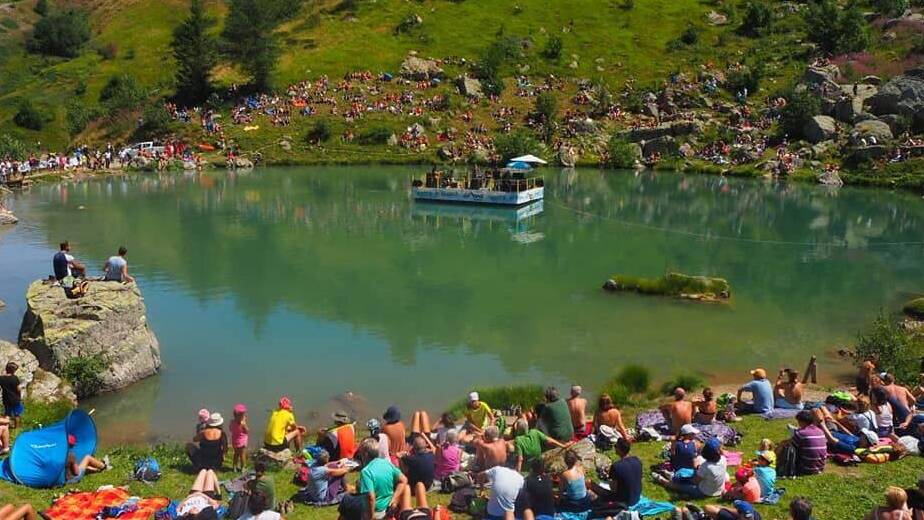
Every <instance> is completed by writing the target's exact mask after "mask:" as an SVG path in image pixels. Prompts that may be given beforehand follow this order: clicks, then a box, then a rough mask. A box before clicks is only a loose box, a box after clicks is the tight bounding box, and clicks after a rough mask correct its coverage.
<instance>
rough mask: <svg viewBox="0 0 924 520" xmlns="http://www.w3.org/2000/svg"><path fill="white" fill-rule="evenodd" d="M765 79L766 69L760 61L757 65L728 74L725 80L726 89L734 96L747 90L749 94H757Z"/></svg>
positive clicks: (747, 66)
mask: <svg viewBox="0 0 924 520" xmlns="http://www.w3.org/2000/svg"><path fill="white" fill-rule="evenodd" d="M763 77H764V67H763V64H762V62H760V61H758V62H757V64H755V65H746V66H744V67H741V68H739V69H737V70H734V71H732V72H730V73H729V74H728V78H727V79H726V80H725V88H726V89H728V91H729V92H731V93H733V94H737V93H738V92H741V91H743V90H744V89H747V90H748V92H749V93H754V92H757V89H759V88H760V80H761V79H763Z"/></svg>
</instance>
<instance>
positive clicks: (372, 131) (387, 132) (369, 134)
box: [356, 126, 394, 144]
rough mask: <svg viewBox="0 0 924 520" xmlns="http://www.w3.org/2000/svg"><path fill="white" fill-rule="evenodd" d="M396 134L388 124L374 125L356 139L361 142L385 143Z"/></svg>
mask: <svg viewBox="0 0 924 520" xmlns="http://www.w3.org/2000/svg"><path fill="white" fill-rule="evenodd" d="M392 135H394V132H393V131H392V130H391V128H388V127H387V126H373V127H372V128H368V129H366V130H365V131H363V132H362V133H361V134H359V137H358V138H357V139H356V140H357V142H359V144H385V143H387V142H388V140H389V139H390V138H391V136H392Z"/></svg>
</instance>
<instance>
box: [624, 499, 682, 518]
mask: <svg viewBox="0 0 924 520" xmlns="http://www.w3.org/2000/svg"><path fill="white" fill-rule="evenodd" d="M629 510H630V511H635V512H636V513H638V514H640V515H642V516H643V517H649V516H654V515H660V514H662V513H667V512H670V511H673V510H674V504H671V503H670V502H656V501H654V500H652V499H650V498H648V497H645V496H643V497H641V498H639V499H638V504H635V505H634V506H632V507H630V508H629Z"/></svg>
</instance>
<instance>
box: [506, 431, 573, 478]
mask: <svg viewBox="0 0 924 520" xmlns="http://www.w3.org/2000/svg"><path fill="white" fill-rule="evenodd" d="M513 431H514V435H515V437H514V438H513V440H512V441H510V448H511V449H510V451H513V452H514V453H515V454H516V457H517V464H516V470H517V471H523V468H529V467H530V466H531V465H532V462H533V460H535V459H538V458H540V457H541V456H542V452H543V451H544V450H545V448H546V447H557V448H565V447H567V446H568V445H567V444H563V443H561V442H558V441H557V440H555V439H553V438H551V437H549V436H548V435H546V434H544V433H542V432H541V431H539V430H538V429H536V428H533V429H530V428H529V422H527V421H526V419H517V421H516V422H515V423H514V425H513Z"/></svg>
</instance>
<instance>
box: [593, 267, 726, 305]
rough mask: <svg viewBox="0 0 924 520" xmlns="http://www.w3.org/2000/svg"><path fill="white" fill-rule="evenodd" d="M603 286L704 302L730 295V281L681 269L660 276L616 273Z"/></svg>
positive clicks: (614, 290)
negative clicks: (679, 271) (646, 276)
mask: <svg viewBox="0 0 924 520" xmlns="http://www.w3.org/2000/svg"><path fill="white" fill-rule="evenodd" d="M603 288H604V289H605V290H607V291H611V292H616V291H624V292H636V293H639V294H653V295H660V296H673V297H675V298H681V299H684V300H696V301H705V302H712V301H721V300H727V299H729V298H731V285H730V284H729V283H728V280H725V279H724V278H712V277H708V276H688V275H685V274H681V273H667V274H666V275H664V276H662V277H660V278H638V277H635V276H620V275H616V276H613V277H612V278H610V279H609V280H607V281H606V282H605V283H604V284H603Z"/></svg>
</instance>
